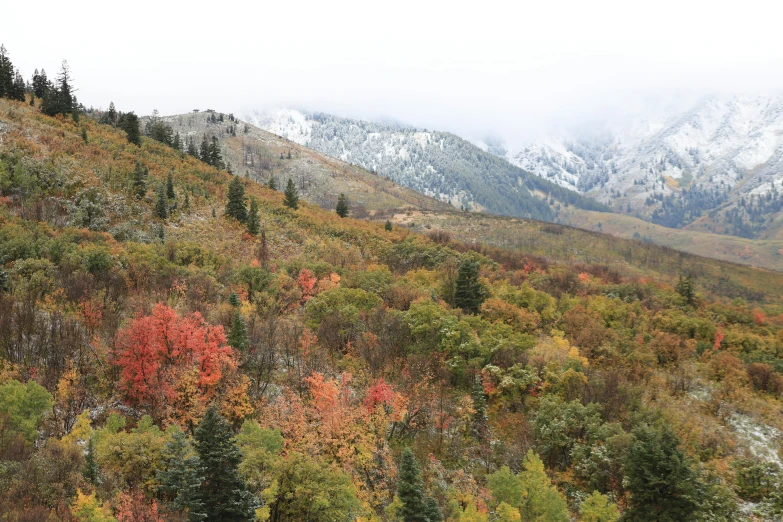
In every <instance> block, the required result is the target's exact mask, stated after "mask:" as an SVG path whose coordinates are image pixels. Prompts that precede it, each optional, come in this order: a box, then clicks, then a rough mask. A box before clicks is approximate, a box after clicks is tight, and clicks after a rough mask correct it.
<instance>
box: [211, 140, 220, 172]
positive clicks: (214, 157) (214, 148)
mask: <svg viewBox="0 0 783 522" xmlns="http://www.w3.org/2000/svg"><path fill="white" fill-rule="evenodd" d="M208 163H209V164H210V165H212V166H213V167H215V168H218V169H222V168H223V156H221V154H220V143H219V142H218V139H217V136H212V143H210V144H209V162H208Z"/></svg>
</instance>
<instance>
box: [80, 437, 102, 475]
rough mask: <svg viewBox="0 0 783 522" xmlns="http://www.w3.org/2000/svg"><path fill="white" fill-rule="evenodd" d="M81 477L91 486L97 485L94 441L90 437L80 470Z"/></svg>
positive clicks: (97, 472)
mask: <svg viewBox="0 0 783 522" xmlns="http://www.w3.org/2000/svg"><path fill="white" fill-rule="evenodd" d="M82 477H84V480H86V481H87V482H89V483H90V484H92V485H93V486H97V485H98V478H99V471H98V461H97V459H96V457H95V441H94V440H93V438H92V437H90V438H89V439H88V440H87V452H86V453H85V455H84V467H83V468H82Z"/></svg>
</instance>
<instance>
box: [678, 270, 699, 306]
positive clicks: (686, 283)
mask: <svg viewBox="0 0 783 522" xmlns="http://www.w3.org/2000/svg"><path fill="white" fill-rule="evenodd" d="M674 289H675V291H676V292H677V293H678V294H680V295H681V296H682V297H683V298H685V302H686V303H687V304H688V306H693V305H694V304H696V291H695V290H694V287H693V279H691V276H690V274H688V275H686V276H685V277H683V276H682V275H680V279H679V280H678V281H677V286H675V288H674Z"/></svg>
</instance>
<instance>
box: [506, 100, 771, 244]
mask: <svg viewBox="0 0 783 522" xmlns="http://www.w3.org/2000/svg"><path fill="white" fill-rule="evenodd" d="M511 161H512V162H513V163H515V164H517V165H519V166H521V167H522V168H525V169H528V170H530V171H531V172H533V173H535V174H537V175H539V176H541V177H543V178H546V179H549V180H552V181H554V182H556V183H559V184H561V185H563V186H567V187H570V188H573V189H576V190H579V191H581V192H583V193H584V194H586V195H589V196H591V197H594V198H596V199H598V200H600V201H603V202H605V203H607V204H608V205H610V206H611V207H613V208H614V209H615V210H616V211H618V212H625V213H630V214H633V215H637V216H640V217H643V218H644V219H647V220H650V221H652V222H653V223H656V224H660V225H664V226H667V227H672V228H682V227H689V228H693V229H697V230H703V231H708V232H715V233H724V234H734V235H738V236H742V237H760V238H771V237H779V234H780V231H781V219H780V218H781V214H780V212H781V209H783V196H782V195H781V194H782V193H783V191H781V190H780V189H781V187H783V97H779V96H716V97H710V98H706V99H703V100H701V101H699V102H698V103H696V104H695V105H694V106H693V107H691V108H690V109H689V110H686V111H681V112H677V111H675V112H666V111H663V112H651V114H650V115H646V116H644V117H637V118H634V119H632V120H631V121H629V122H627V123H626V124H623V125H613V126H607V127H605V128H603V129H601V130H600V131H595V130H589V131H582V132H579V133H571V134H570V135H569V136H556V137H550V138H542V139H540V140H538V141H533V142H531V143H529V144H527V145H525V146H524V147H522V148H521V150H519V151H516V152H513V153H511Z"/></svg>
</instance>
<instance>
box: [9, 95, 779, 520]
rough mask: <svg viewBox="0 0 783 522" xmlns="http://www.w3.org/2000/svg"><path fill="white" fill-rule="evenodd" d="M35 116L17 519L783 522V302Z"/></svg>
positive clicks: (12, 506) (28, 141)
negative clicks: (508, 237) (451, 233)
mask: <svg viewBox="0 0 783 522" xmlns="http://www.w3.org/2000/svg"><path fill="white" fill-rule="evenodd" d="M51 88H53V89H62V87H57V86H56V85H54V86H52V87H51ZM62 93H63V91H62V90H60V91H56V94H57V99H63V98H64V97H63V96H62ZM49 96H50V97H52V96H54V95H53V94H51V93H50V94H49ZM29 100H30V98H29V93H27V98H26V99H25V101H13V100H7V99H3V100H0V197H1V199H0V470H2V472H1V473H0V518H2V519H3V520H9V521H27V520H50V521H54V520H62V521H71V520H77V521H96V520H99V521H119V522H126V521H138V520H144V521H159V520H172V521H174V520H254V519H255V520H269V521H275V522H282V521H311V522H320V521H323V522H327V521H329V522H332V521H359V520H362V521H369V520H373V521H399V520H402V521H406V522H407V521H437V520H445V521H454V522H456V521H459V522H467V521H487V522H488V521H521V520H540V521H563V522H565V521H568V520H573V519H576V520H585V521H614V520H618V519H619V518H621V517H622V519H623V520H651V521H652V520H741V519H748V520H750V519H751V517H755V519H756V520H758V519H765V520H776V519H778V518H779V517H780V516H781V513H783V498H781V493H780V492H781V482H780V481H781V477H780V473H781V471H780V465H781V462H780V457H781V455H780V452H779V450H780V440H781V439H780V438H781V430H783V421H781V416H780V411H781V406H782V405H781V394H783V376H782V375H781V372H783V315H781V314H783V308H782V307H781V301H780V297H779V296H780V294H779V293H776V292H767V293H764V294H763V295H761V296H759V295H756V294H752V295H747V296H744V297H743V296H735V295H730V293H729V292H727V291H723V290H721V289H720V288H713V287H710V286H709V285H703V284H701V283H700V282H699V281H698V278H692V277H689V275H688V274H687V273H681V274H678V275H677V276H676V277H670V274H671V270H673V269H668V270H669V271H668V272H666V274H664V275H663V276H661V275H659V274H662V273H663V272H662V271H660V270H649V269H648V268H646V265H645V264H644V263H642V262H641V261H640V260H641V259H646V260H648V261H649V258H650V257H651V256H652V255H653V254H654V253H655V252H652V250H647V251H644V252H642V254H643V255H641V256H635V255H634V251H633V250H630V251H627V250H623V251H622V255H623V256H625V257H624V258H625V261H626V263H627V265H626V266H627V270H622V271H620V270H616V269H614V268H613V267H612V266H608V263H607V262H604V260H602V259H601V256H610V257H611V256H612V255H615V254H612V253H611V251H610V250H607V251H603V252H596V255H595V256H594V258H593V259H592V260H591V261H586V260H584V259H576V258H573V257H572V258H569V257H568V255H567V254H568V247H567V246H566V245H562V249H563V250H562V251H561V252H559V253H557V255H553V256H551V257H548V256H547V252H546V251H540V250H537V248H538V245H540V243H535V242H531V243H530V245H531V246H530V248H526V247H525V244H524V243H521V244H518V245H515V247H517V248H518V250H517V251H510V250H502V249H498V248H489V247H485V246H483V245H481V244H480V243H478V242H476V243H470V242H464V243H463V242H458V241H454V240H451V239H450V238H449V237H448V235H447V234H446V233H445V232H444V233H432V234H431V236H430V237H428V236H425V235H418V234H415V233H411V232H410V231H409V230H408V229H407V228H401V227H396V226H393V225H392V224H391V223H388V224H381V223H379V224H375V223H369V222H365V221H358V220H354V219H351V218H341V217H339V216H338V215H337V214H336V213H333V212H326V211H324V210H321V209H320V208H319V207H317V206H315V205H312V204H309V203H306V202H304V201H301V200H298V194H297V189H296V185H295V184H286V185H289V186H287V187H286V190H285V191H284V192H283V193H281V192H280V191H275V190H271V189H269V188H268V187H265V186H262V185H260V184H258V183H255V182H253V181H251V180H248V179H246V178H244V177H240V176H236V175H234V176H232V175H231V174H229V173H228V172H226V171H225V170H223V169H222V168H220V167H224V165H221V164H220V163H219V162H218V161H216V160H215V159H216V158H218V156H217V155H216V154H214V153H215V152H216V150H217V149H216V148H215V147H213V148H212V149H211V151H210V148H209V143H208V144H207V147H206V148H205V149H204V150H205V151H206V154H205V155H204V156H203V158H201V157H200V158H199V159H197V158H196V157H194V156H193V155H189V154H188V153H186V152H183V151H182V150H177V149H176V148H174V147H172V146H170V145H169V144H166V143H162V142H161V140H157V139H153V138H150V137H147V136H139V135H135V134H136V132H135V131H138V130H139V129H138V128H135V131H134V127H133V122H134V118H133V117H131V116H128V114H132V113H128V114H123V115H121V114H119V113H117V114H114V115H111V114H99V113H91V112H90V111H84V110H82V108H80V107H78V106H76V104H75V103H68V104H65V105H62V106H60V108H59V109H57V110H56V111H55V114H54V116H47V115H45V114H43V113H42V112H41V111H40V110H39V108H38V107H37V105H36V106H31V105H30V102H29ZM101 122H104V123H101ZM136 122H137V123H138V120H136ZM120 127H122V128H120ZM163 130H164V131H165V129H163ZM163 134H166V133H165V132H163ZM153 135H154V136H158V137H160V135H158V134H153ZM164 138H165V136H164ZM163 141H166V140H165V139H164V140H163ZM134 142H135V143H134ZM210 163H215V164H214V165H212V164H210ZM542 226H543V225H542ZM549 226H551V225H549ZM569 230H571V232H569V233H570V234H574V236H573V238H575V239H574V244H575V245H580V246H579V248H580V249H581V248H584V249H590V248H593V246H592V245H593V244H594V243H596V241H593V238H595V237H598V236H597V235H592V234H586V233H584V234H586V235H585V236H584V237H580V236H578V234H582V233H583V232H580V231H575V230H573V229H569ZM634 244H635V243H633V242H627V243H626V245H627V248H628V249H632V248H633V245H634ZM572 248H574V247H573V246H572ZM650 248H652V247H650ZM651 252H652V253H651ZM714 263H716V266H718V268H720V267H721V266H723V265H721V264H720V263H718V262H714ZM725 266H726V267H727V268H726V271H727V274H729V277H734V276H736V272H734V271H731V270H729V265H725ZM740 275H741V277H742V278H744V279H745V281H748V282H752V284H753V285H756V286H759V285H761V284H762V283H760V282H759V281H766V286H767V287H768V288H777V287H778V286H779V285H781V279H783V276H781V275H778V274H775V273H769V272H760V271H758V272H757V271H753V269H750V268H743V271H742V273H741V274H740ZM765 278H766V279H765ZM749 284H750V283H749Z"/></svg>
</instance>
